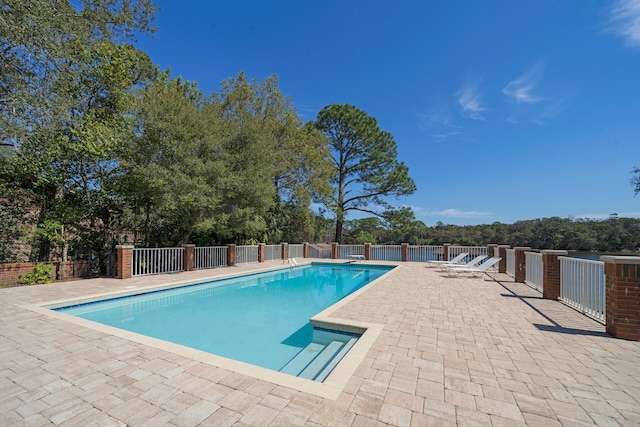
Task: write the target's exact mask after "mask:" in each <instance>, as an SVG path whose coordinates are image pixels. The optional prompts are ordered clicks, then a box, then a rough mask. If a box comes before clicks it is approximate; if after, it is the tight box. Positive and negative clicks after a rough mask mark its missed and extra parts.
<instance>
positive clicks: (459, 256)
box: [427, 252, 469, 267]
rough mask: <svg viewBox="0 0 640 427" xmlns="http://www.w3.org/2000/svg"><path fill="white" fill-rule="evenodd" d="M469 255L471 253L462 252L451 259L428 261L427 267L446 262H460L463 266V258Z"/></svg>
mask: <svg viewBox="0 0 640 427" xmlns="http://www.w3.org/2000/svg"><path fill="white" fill-rule="evenodd" d="M467 255H469V254H468V253H466V252H462V253H461V254H460V255H458V256H457V257H455V258H453V259H451V260H449V261H427V267H437V266H439V265H444V264H459V265H460V266H463V265H464V263H463V262H462V260H463V259H464V258H466V257H467Z"/></svg>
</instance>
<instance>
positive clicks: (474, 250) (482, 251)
mask: <svg viewBox="0 0 640 427" xmlns="http://www.w3.org/2000/svg"><path fill="white" fill-rule="evenodd" d="M463 252H466V253H468V254H469V256H468V258H469V259H473V258H475V257H477V256H480V255H484V256H485V257H486V256H487V254H488V253H489V251H488V249H487V247H486V246H449V259H452V258H455V257H457V256H458V255H460V254H461V253H463Z"/></svg>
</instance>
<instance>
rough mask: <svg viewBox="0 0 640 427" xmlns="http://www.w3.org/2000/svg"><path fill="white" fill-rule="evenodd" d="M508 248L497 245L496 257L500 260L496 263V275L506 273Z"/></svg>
mask: <svg viewBox="0 0 640 427" xmlns="http://www.w3.org/2000/svg"><path fill="white" fill-rule="evenodd" d="M510 247H511V246H509V245H498V256H499V257H500V258H502V259H501V260H500V262H499V263H498V273H506V272H507V249H508V248H510Z"/></svg>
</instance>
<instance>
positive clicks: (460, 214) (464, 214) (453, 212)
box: [425, 209, 492, 218]
mask: <svg viewBox="0 0 640 427" xmlns="http://www.w3.org/2000/svg"><path fill="white" fill-rule="evenodd" d="M425 214H426V215H428V216H446V217H454V218H485V217H488V216H490V215H492V213H491V212H482V211H461V210H459V209H444V210H441V211H429V212H425Z"/></svg>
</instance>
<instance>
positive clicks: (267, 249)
mask: <svg viewBox="0 0 640 427" xmlns="http://www.w3.org/2000/svg"><path fill="white" fill-rule="evenodd" d="M278 259H282V245H265V246H264V260H265V261H274V260H278Z"/></svg>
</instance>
